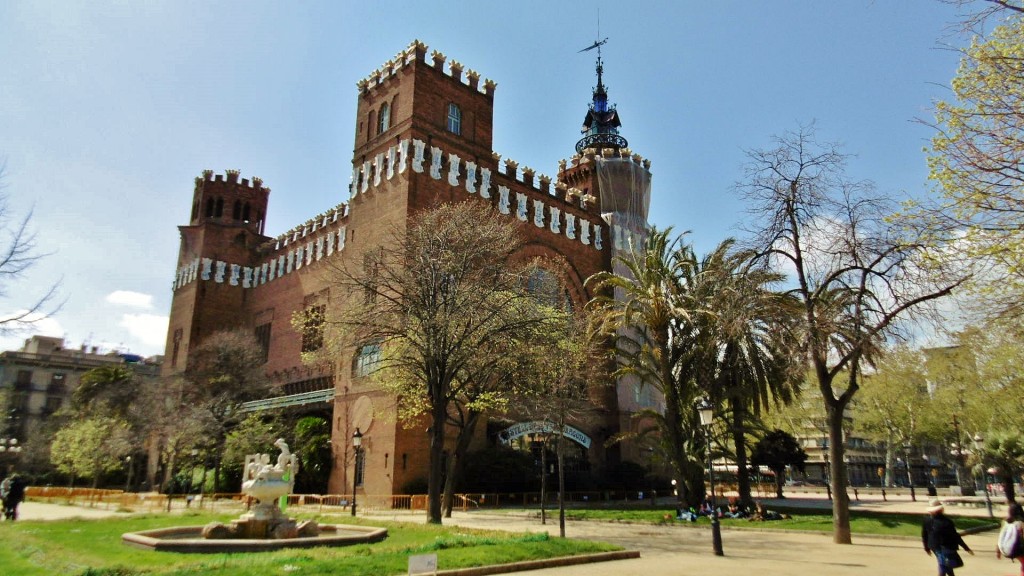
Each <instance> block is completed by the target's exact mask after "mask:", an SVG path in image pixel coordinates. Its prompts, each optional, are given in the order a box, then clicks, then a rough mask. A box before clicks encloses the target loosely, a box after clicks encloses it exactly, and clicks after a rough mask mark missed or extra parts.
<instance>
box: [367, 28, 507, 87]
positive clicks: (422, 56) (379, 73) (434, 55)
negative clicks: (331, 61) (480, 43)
mask: <svg viewBox="0 0 1024 576" xmlns="http://www.w3.org/2000/svg"><path fill="white" fill-rule="evenodd" d="M427 50H428V48H427V46H426V44H424V43H422V42H420V41H419V40H413V41H412V42H411V43H410V44H409V46H408V47H406V48H405V50H402V51H401V52H399V53H398V54H395V56H394V57H393V58H391V59H390V60H388V61H387V62H385V63H384V65H383V66H381V67H380V68H378V69H376V70H374V71H373V72H370V74H369V75H368V76H367V77H366V78H363V79H361V80H359V81H358V82H356V89H358V90H359V92H360V93H361V94H366V93H367V92H369V91H371V90H373V89H374V88H376V87H377V86H380V85H382V84H384V83H386V82H387V81H388V80H389V79H390V78H392V77H394V76H395V75H396V74H398V73H399V72H401V70H402V69H403V68H405V67H407V66H412V65H416V64H418V63H422V64H424V65H429V66H431V67H433V68H434V69H435V70H437V71H438V72H439V73H441V74H445V63H446V62H447V64H448V66H447V75H448V76H450V77H451V78H452V79H453V80H455V81H456V82H458V83H459V84H462V85H463V86H467V87H469V88H470V89H472V90H473V91H475V92H482V93H483V94H486V95H488V96H491V97H493V96H494V90H495V88H497V86H498V84H497V83H496V82H494V81H493V80H489V79H487V78H485V79H484V85H483V90H481V89H480V74H479V73H477V72H476V71H474V70H471V69H466V68H465V67H464V66H463V65H462V63H460V62H458V61H456V60H449V59H448V58H447V57H446V56H445V55H444V54H443V53H441V52H440V51H438V50H434V51H433V52H431V54H430V63H429V64H428V63H427V61H426V55H427ZM464 72H465V78H463V73H464Z"/></svg>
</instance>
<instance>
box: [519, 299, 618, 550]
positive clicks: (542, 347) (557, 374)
mask: <svg viewBox="0 0 1024 576" xmlns="http://www.w3.org/2000/svg"><path fill="white" fill-rule="evenodd" d="M555 318H556V320H555V321H553V322H551V323H549V325H548V335H549V336H550V339H549V341H543V340H538V341H537V342H535V343H534V345H533V348H532V350H533V351H534V352H535V354H534V355H533V357H532V358H533V361H532V366H531V369H529V370H526V371H525V373H527V374H529V375H530V376H531V377H532V378H534V380H535V381H534V382H532V383H531V385H530V386H529V388H530V392H529V393H528V395H525V397H523V398H522V399H521V400H520V402H519V403H518V406H517V407H516V410H515V412H516V413H517V414H528V415H529V416H530V417H532V418H534V419H538V420H541V421H543V422H547V423H549V424H551V425H552V428H553V432H552V433H550V434H548V435H547V442H545V444H547V443H548V442H551V443H553V444H554V448H555V459H556V463H557V469H558V476H557V477H558V530H559V536H561V537H562V538H565V453H566V445H567V442H569V440H567V439H566V437H565V435H564V434H563V433H562V431H564V430H565V428H566V426H570V425H573V424H579V423H580V422H581V421H585V420H586V419H587V418H591V417H594V416H596V415H597V412H598V411H600V410H601V408H602V407H601V406H600V402H599V399H600V397H601V394H600V388H601V387H602V385H606V384H607V383H608V376H609V375H610V373H611V370H609V369H608V368H609V362H608V360H610V358H609V357H608V354H607V351H606V350H607V347H606V346H607V342H606V341H605V339H604V338H603V337H602V336H601V329H600V326H599V320H598V318H597V317H596V316H595V315H592V314H591V313H589V312H588V311H587V310H578V311H573V310H561V311H559V312H558V313H557V314H555ZM593 392H597V393H593ZM595 399H596V400H598V401H597V402H595ZM546 449H547V446H546V445H545V446H543V447H542V452H541V453H542V456H543V455H544V454H546ZM545 466H546V461H545V460H544V458H543V457H542V461H541V479H542V487H541V519H542V521H543V520H544V519H545V518H546V517H545V509H544V500H545V494H544V492H545V491H546V482H545V479H546V478H547V474H546V470H545Z"/></svg>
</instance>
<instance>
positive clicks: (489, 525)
mask: <svg viewBox="0 0 1024 576" xmlns="http://www.w3.org/2000/svg"><path fill="white" fill-rule="evenodd" d="M762 502H764V503H765V506H766V507H767V508H769V509H771V508H772V506H775V505H782V504H788V505H793V504H797V503H799V504H800V505H803V506H814V507H821V508H823V509H827V508H830V507H831V503H830V502H829V501H828V500H826V499H825V498H824V497H823V496H815V495H807V496H805V497H801V498H788V499H786V500H784V501H780V500H769V499H765V500H762ZM926 506H927V499H926V498H925V499H918V501H917V502H911V501H910V498H909V496H907V497H905V498H899V497H897V498H896V499H893V498H892V497H890V498H889V500H888V501H887V502H883V501H881V500H880V499H879V500H877V501H876V500H862V501H860V502H852V503H851V507H852V508H855V509H862V510H879V511H889V512H908V513H915V514H916V513H920V514H921V515H922V516H923V515H924V508H925V507H926ZM947 512H948V513H949V514H950V515H952V516H956V515H961V516H979V517H985V516H987V515H988V513H987V510H986V509H985V508H984V507H973V506H972V507H961V506H947ZM1001 514H1002V509H1001V508H1000V507H998V506H997V507H996V510H995V515H996V517H997V518H998V517H999V516H1001ZM382 516H386V517H389V518H392V517H393V518H394V519H398V520H400V519H403V517H402V516H400V515H398V516H395V515H382ZM416 517H417V518H419V516H416ZM404 519H406V520H408V519H409V517H408V516H405V517H404ZM445 522H446V523H447V524H454V525H458V526H465V527H470V528H485V529H492V530H493V529H501V530H509V531H531V532H545V531H546V532H548V533H550V534H558V520H557V513H556V515H555V517H554V519H553V520H552V519H550V518H549V520H548V524H547V525H542V524H541V523H540V520H539V519H538V518H534V517H527V516H526V515H523V516H509V515H505V514H493V513H487V512H468V513H455V514H454V515H453V517H452V518H451V519H450V520H449V519H446V520H445ZM996 534H997V533H996V532H995V531H990V532H984V533H981V534H975V535H968V536H965V537H964V540H966V541H967V545H968V546H970V547H971V548H972V549H973V550H975V551H976V552H977V554H976V555H975V556H970V555H967V554H966V553H964V554H963V556H964V561H965V563H966V566H965V567H964V568H961V569H958V570H957V571H956V573H957V575H958V576H972V575H976V576H982V575H984V576H1002V575H1007V576H1019V574H1020V571H1019V565H1018V564H1016V563H1011V562H1010V561H1008V560H997V559H996V557H995V543H996ZM566 535H567V536H568V537H570V538H580V539H587V540H600V541H604V542H611V543H613V544H618V545H619V546H622V547H624V548H627V549H631V550H639V551H640V558H639V559H636V560H619V561H614V562H601V563H594V564H582V565H578V566H568V567H562V568H549V569H544V570H536V571H527V572H517V573H516V574H520V575H523V576H533V575H541V574H543V575H548V576H613V575H614V576H620V575H634V574H637V575H643V576H670V575H671V576H679V575H682V574H685V575H686V576H804V575H807V576H812V575H813V576H845V575H853V574H856V575H859V576H864V575H871V576H890V575H894V576H895V575H900V576H902V575H907V574H922V575H924V574H935V571H936V566H935V560H934V557H931V556H927V555H925V553H924V550H923V549H922V548H921V542H920V540H919V539H917V538H869V537H863V536H856V535H855V536H854V538H853V541H854V543H853V544H852V545H840V544H834V543H833V542H832V535H831V534H808V533H801V532H781V531H777V530H771V531H768V530H765V531H758V530H747V529H741V530H728V529H725V530H723V531H722V542H723V545H722V547H723V549H724V551H725V556H722V557H716V556H714V554H712V551H711V531H710V530H707V529H704V530H701V529H694V528H693V527H690V526H652V525H645V524H616V523H606V522H571V521H570V522H567V523H566ZM441 568H443V566H442V567H441Z"/></svg>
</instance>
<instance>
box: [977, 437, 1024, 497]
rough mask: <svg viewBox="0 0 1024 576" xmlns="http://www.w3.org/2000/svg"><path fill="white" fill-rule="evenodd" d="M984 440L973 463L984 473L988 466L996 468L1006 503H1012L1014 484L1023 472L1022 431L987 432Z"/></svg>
mask: <svg viewBox="0 0 1024 576" xmlns="http://www.w3.org/2000/svg"><path fill="white" fill-rule="evenodd" d="M984 441H985V447H984V449H982V451H981V453H980V455H975V459H974V461H975V464H976V466H977V467H978V469H979V471H986V472H984V474H986V475H987V470H988V468H990V467H994V468H995V469H996V475H997V476H998V477H999V483H1000V484H1002V486H1003V495H1004V496H1005V497H1006V503H1007V504H1013V503H1014V502H1016V489H1015V484H1016V483H1017V479H1019V478H1020V476H1021V472H1024V433H1021V432H1020V431H1019V430H1013V431H1006V430H997V431H993V432H991V433H989V435H988V437H987V438H984ZM977 456H980V458H979V457H977ZM983 477H984V476H983Z"/></svg>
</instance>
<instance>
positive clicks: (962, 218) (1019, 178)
mask: <svg viewBox="0 0 1024 576" xmlns="http://www.w3.org/2000/svg"><path fill="white" fill-rule="evenodd" d="M991 9H999V10H1002V11H1003V12H1004V13H1008V15H1007V16H1006V18H1005V19H1004V20H1002V21H1001V22H1000V23H999V24H998V25H996V26H995V27H993V28H991V31H990V32H989V33H988V34H987V36H986V35H980V34H979V35H975V36H974V38H973V39H972V41H971V44H970V46H969V47H967V48H965V49H963V50H962V51H961V52H962V58H961V61H960V68H959V70H958V71H957V75H956V77H955V78H954V79H953V82H952V89H953V90H952V94H953V96H952V98H950V99H948V100H945V101H940V102H938V103H937V104H936V110H935V122H934V123H931V125H932V126H933V127H934V128H935V129H936V134H935V136H934V137H933V138H932V143H931V147H930V148H929V149H928V150H927V153H928V163H929V168H930V172H931V173H930V177H931V178H932V179H933V180H934V181H935V182H936V183H937V185H938V191H939V193H940V194H941V200H940V201H939V202H938V203H937V204H935V205H925V206H923V207H922V210H921V214H923V215H924V217H925V220H926V221H927V225H928V227H929V228H930V229H931V232H930V234H931V235H936V236H938V237H949V236H959V235H964V238H963V241H962V242H961V243H960V246H961V249H960V250H957V251H955V253H954V252H951V253H950V254H955V257H957V258H963V257H964V256H966V257H967V258H969V259H973V260H975V262H976V263H977V264H980V266H979V274H978V275H977V276H976V278H975V280H976V281H977V282H976V283H975V284H974V287H975V288H976V289H978V290H980V291H981V293H982V295H983V296H984V305H985V306H986V307H987V308H988V310H989V311H991V312H997V313H998V312H1008V313H1010V314H1012V315H1020V314H1021V313H1022V310H1021V307H1020V302H1021V299H1020V294H1021V292H1022V290H1024V275H1022V273H1021V271H1022V270H1024V226H1022V225H1021V222H1024V219H1022V216H1024V195H1022V194H1021V190H1022V189H1024V42H1021V41H1020V39H1021V37H1024V7H1022V6H1021V4H1020V3H1019V2H1014V1H1005V2H1004V1H999V2H994V3H993V4H992V5H991V6H990V9H986V10H983V11H982V12H981V13H980V14H981V15H982V16H987V15H990V14H991Z"/></svg>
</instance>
